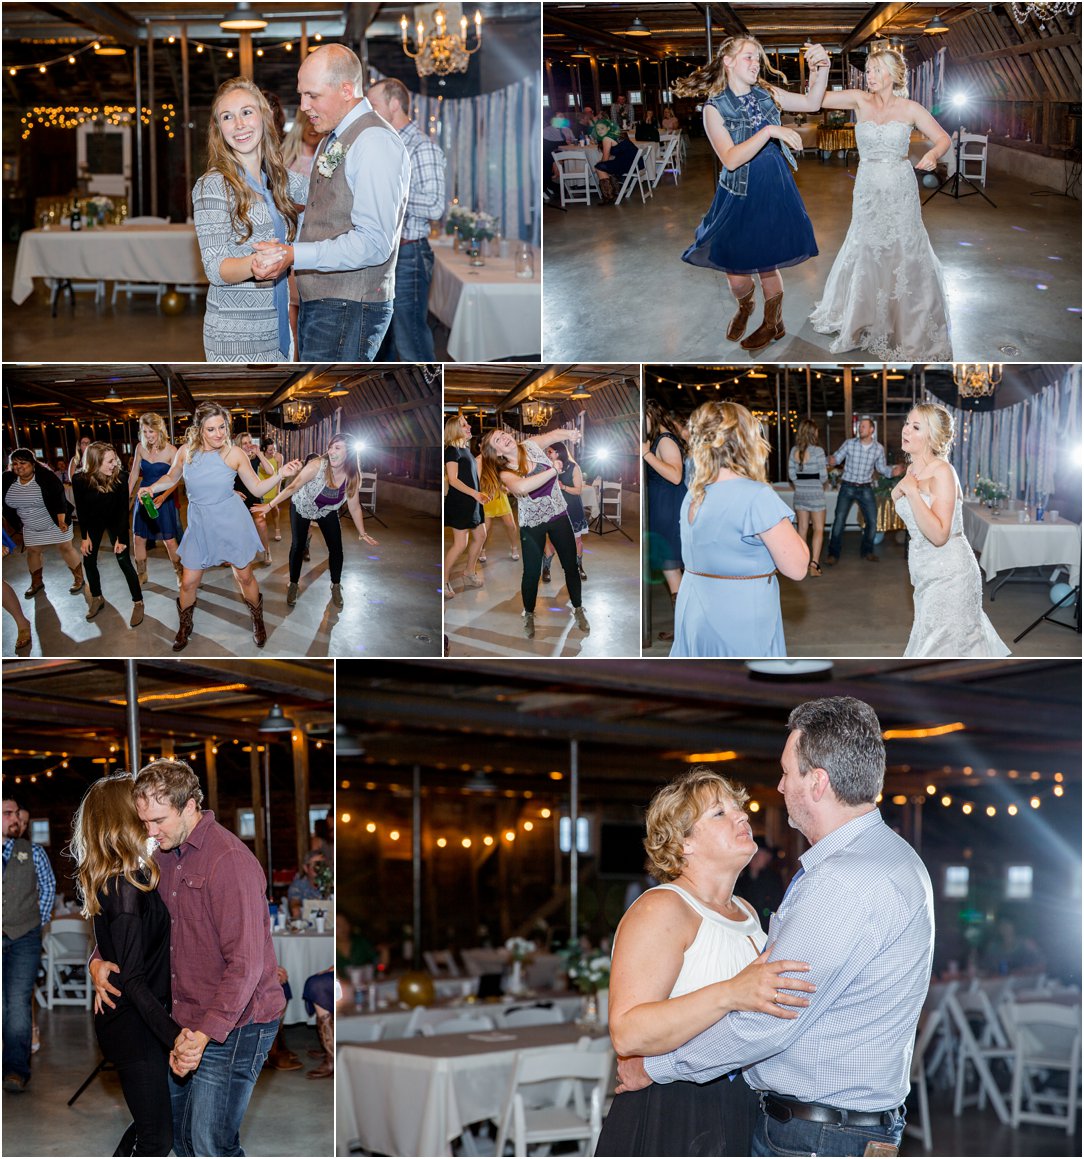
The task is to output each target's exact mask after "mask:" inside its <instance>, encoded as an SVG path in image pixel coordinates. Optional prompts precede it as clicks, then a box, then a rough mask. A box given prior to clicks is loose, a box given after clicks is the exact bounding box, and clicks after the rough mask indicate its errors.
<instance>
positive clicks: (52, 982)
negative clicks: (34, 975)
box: [42, 917, 94, 1010]
mask: <svg viewBox="0 0 1084 1159" xmlns="http://www.w3.org/2000/svg"><path fill="white" fill-rule="evenodd" d="M93 945H94V943H93V939H92V937H91V929H90V923H89V922H88V921H85V920H84V919H83V918H80V917H65V918H53V920H52V921H51V922H50V923H49V924H48V925H47V926H46V927H45V931H44V935H43V937H42V946H43V949H44V950H45V952H46V954H47V955H48V959H47V960H48V965H47V967H46V975H45V999H46V1004H47V1005H48V1007H49V1009H50V1010H52V1009H53V1007H54V1006H82V1007H83V1008H84V1009H85V1010H89V1009H90V1006H91V1003H92V1002H93V1000H94V987H93V986H92V985H91V983H90V977H89V974H88V971H87V960H88V959H89V958H90V951H91V949H92V948H93Z"/></svg>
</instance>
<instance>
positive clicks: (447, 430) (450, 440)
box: [444, 412, 470, 447]
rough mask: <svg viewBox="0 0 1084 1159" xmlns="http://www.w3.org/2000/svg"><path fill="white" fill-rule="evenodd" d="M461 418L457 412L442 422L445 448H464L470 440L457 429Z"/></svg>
mask: <svg viewBox="0 0 1084 1159" xmlns="http://www.w3.org/2000/svg"><path fill="white" fill-rule="evenodd" d="M462 417H463V416H462V415H460V414H459V413H458V412H457V413H456V414H454V415H452V416H451V417H450V418H447V419H445V420H444V445H445V446H446V447H465V446H466V445H467V444H468V443H469V442H470V439H468V438H467V437H466V435H464V434H463V432H462V431H461V430H460V429H459V420H460V419H461V418H462Z"/></svg>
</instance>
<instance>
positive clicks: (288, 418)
mask: <svg viewBox="0 0 1084 1159" xmlns="http://www.w3.org/2000/svg"><path fill="white" fill-rule="evenodd" d="M311 414H312V403H311V402H292V401H291V402H287V403H283V406H282V420H283V422H285V423H287V424H288V425H290V426H292V427H303V426H304V425H305V424H306V423H307V422H308V421H309V415H311Z"/></svg>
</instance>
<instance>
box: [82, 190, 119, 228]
mask: <svg viewBox="0 0 1084 1159" xmlns="http://www.w3.org/2000/svg"><path fill="white" fill-rule="evenodd" d="M112 212H113V202H112V201H111V200H110V199H109V198H108V197H106V196H105V195H104V194H102V193H96V194H95V195H94V196H93V197H88V198H87V200H86V204H85V205H84V208H83V216H84V217H86V219H87V225H88V226H92V225H105V219H106V218H107V217H108V216H109V214H111V213H112Z"/></svg>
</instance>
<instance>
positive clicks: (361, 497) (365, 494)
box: [358, 471, 376, 517]
mask: <svg viewBox="0 0 1084 1159" xmlns="http://www.w3.org/2000/svg"><path fill="white" fill-rule="evenodd" d="M358 502H359V503H360V504H361V509H362V510H363V511H365V512H367V513H368V514H369V515H372V516H374V517H375V516H376V472H375V471H362V472H361V473H360V475H358Z"/></svg>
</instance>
